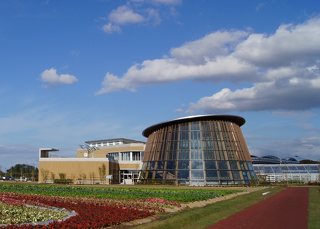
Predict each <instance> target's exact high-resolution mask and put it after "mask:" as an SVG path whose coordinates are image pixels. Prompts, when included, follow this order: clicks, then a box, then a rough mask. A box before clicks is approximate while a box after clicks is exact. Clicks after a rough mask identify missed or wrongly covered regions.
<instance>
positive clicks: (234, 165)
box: [229, 161, 239, 170]
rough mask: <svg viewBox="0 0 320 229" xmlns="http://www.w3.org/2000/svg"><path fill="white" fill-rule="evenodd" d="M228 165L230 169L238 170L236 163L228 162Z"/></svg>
mask: <svg viewBox="0 0 320 229" xmlns="http://www.w3.org/2000/svg"><path fill="white" fill-rule="evenodd" d="M229 163H230V168H231V169H233V170H238V169H239V168H238V164H237V162H236V161H229Z"/></svg>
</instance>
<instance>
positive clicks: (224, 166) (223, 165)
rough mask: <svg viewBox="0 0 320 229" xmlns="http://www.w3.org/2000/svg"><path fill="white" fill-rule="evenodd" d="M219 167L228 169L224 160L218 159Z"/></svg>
mask: <svg viewBox="0 0 320 229" xmlns="http://www.w3.org/2000/svg"><path fill="white" fill-rule="evenodd" d="M218 165H219V169H228V166H227V162H226V161H218Z"/></svg>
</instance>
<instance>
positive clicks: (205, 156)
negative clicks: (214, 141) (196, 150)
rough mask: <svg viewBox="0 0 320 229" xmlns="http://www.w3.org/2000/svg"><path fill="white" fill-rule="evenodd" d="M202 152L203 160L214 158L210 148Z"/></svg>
mask: <svg viewBox="0 0 320 229" xmlns="http://www.w3.org/2000/svg"><path fill="white" fill-rule="evenodd" d="M203 154H204V159H205V160H210V159H214V152H213V151H212V150H211V151H209V150H206V151H203Z"/></svg>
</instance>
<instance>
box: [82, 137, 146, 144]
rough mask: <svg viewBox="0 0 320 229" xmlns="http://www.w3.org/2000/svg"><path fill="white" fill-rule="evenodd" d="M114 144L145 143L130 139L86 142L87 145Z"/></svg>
mask: <svg viewBox="0 0 320 229" xmlns="http://www.w3.org/2000/svg"><path fill="white" fill-rule="evenodd" d="M112 142H122V143H123V144H130V143H145V142H143V141H137V140H133V139H128V138H110V139H102V140H92V141H86V142H85V143H87V144H100V143H112Z"/></svg>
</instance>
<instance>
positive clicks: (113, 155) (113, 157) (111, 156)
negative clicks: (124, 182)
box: [107, 153, 119, 161]
mask: <svg viewBox="0 0 320 229" xmlns="http://www.w3.org/2000/svg"><path fill="white" fill-rule="evenodd" d="M107 157H108V158H109V160H115V161H117V160H119V153H109V154H107Z"/></svg>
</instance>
